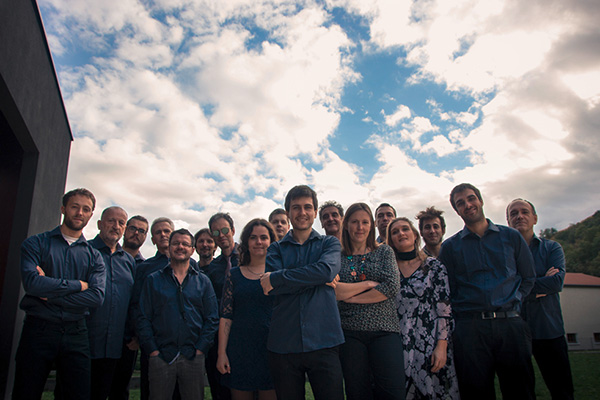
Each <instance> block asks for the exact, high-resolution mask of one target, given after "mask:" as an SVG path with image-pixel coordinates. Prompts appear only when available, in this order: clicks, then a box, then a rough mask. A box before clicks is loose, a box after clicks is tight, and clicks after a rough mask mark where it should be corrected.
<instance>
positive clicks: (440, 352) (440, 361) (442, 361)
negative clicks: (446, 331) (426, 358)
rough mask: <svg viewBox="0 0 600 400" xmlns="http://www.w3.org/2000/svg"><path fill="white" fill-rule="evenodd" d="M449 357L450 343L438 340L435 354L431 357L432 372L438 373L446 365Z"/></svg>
mask: <svg viewBox="0 0 600 400" xmlns="http://www.w3.org/2000/svg"><path fill="white" fill-rule="evenodd" d="M447 357H448V341H447V340H438V342H437V345H436V346H435V349H433V354H432V355H431V372H438V371H439V370H440V369H442V368H443V367H444V365H446V360H447Z"/></svg>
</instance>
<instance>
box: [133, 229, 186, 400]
mask: <svg viewBox="0 0 600 400" xmlns="http://www.w3.org/2000/svg"><path fill="white" fill-rule="evenodd" d="M173 230H175V224H173V221H171V220H170V219H169V218H167V217H159V218H156V219H155V220H154V221H152V225H151V226H150V240H152V244H154V245H155V246H156V254H155V255H154V256H153V257H150V258H148V259H147V260H145V261H143V262H142V263H140V264H139V265H138V266H137V269H136V272H135V283H134V285H133V293H132V294H131V302H130V311H129V313H130V315H131V318H133V319H134V320H135V321H136V324H137V319H138V316H139V302H140V296H141V293H142V288H143V286H144V282H145V280H146V278H147V277H148V276H149V275H150V274H152V273H153V272H156V271H160V270H161V269H163V268H164V267H165V266H166V265H167V264H168V263H169V237H170V236H171V233H172V232H173ZM136 330H138V328H137V325H136ZM149 388H150V383H149V382H148V354H147V353H146V352H145V351H144V349H143V348H142V351H141V352H140V399H141V400H148V399H149V397H150V392H149V390H150V389H149ZM176 398H178V397H176Z"/></svg>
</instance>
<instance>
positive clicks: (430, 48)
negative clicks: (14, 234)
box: [38, 0, 600, 256]
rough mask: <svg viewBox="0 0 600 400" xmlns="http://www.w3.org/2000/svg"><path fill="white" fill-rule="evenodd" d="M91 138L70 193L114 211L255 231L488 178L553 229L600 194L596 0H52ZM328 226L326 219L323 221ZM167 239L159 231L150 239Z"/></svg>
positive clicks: (60, 55) (77, 149)
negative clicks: (302, 195)
mask: <svg viewBox="0 0 600 400" xmlns="http://www.w3.org/2000/svg"><path fill="white" fill-rule="evenodd" d="M38 4H39V7H40V11H41V14H42V17H43V22H44V27H45V30H46V34H47V38H48V42H49V44H50V49H51V52H52V56H53V60H54V63H55V67H56V71H57V74H58V78H59V82H60V86H61V91H62V95H63V99H64V102H65V106H66V110H67V115H68V117H69V121H70V125H71V129H72V132H73V136H74V141H73V143H72V147H71V157H70V163H69V170H68V176H67V185H66V190H69V189H72V188H76V187H86V188H88V189H90V190H91V191H92V192H94V194H95V195H96V197H97V199H98V204H97V209H98V210H97V212H96V213H95V216H94V219H93V220H92V222H91V223H90V224H89V225H88V227H87V228H86V230H85V231H84V232H85V234H86V236H87V237H88V238H90V237H93V236H94V235H95V234H96V232H97V229H96V222H95V221H96V220H97V219H98V218H99V216H100V211H101V210H102V209H103V208H105V207H108V206H110V205H120V206H122V207H123V208H125V209H126V210H127V212H128V213H129V215H130V216H132V215H135V214H141V215H144V216H146V217H147V218H148V219H149V220H153V219H154V218H156V217H160V216H166V217H170V218H171V219H173V220H174V221H175V225H176V227H177V228H188V229H190V230H191V231H192V233H193V232H195V231H196V230H198V229H199V228H202V227H205V226H206V225H207V222H208V219H209V218H210V216H211V215H212V214H214V213H215V212H218V211H223V212H229V213H230V214H231V215H232V217H233V219H234V221H235V227H236V228H237V234H236V238H237V237H239V234H240V233H241V230H242V227H243V226H244V225H245V224H246V222H248V221H249V220H250V219H252V218H254V217H264V218H266V217H267V216H268V214H269V213H270V211H272V210H273V209H274V208H277V207H282V206H283V200H284V198H285V194H286V192H287V191H288V190H289V189H290V188H291V187H293V186H295V185H297V184H308V185H310V186H311V187H313V188H314V189H315V190H316V192H317V193H318V197H319V201H320V202H324V201H326V200H336V201H338V202H340V203H341V204H342V205H343V206H344V207H346V208H347V207H348V206H349V205H350V204H352V203H354V202H359V201H363V202H366V203H368V204H370V205H371V206H372V208H373V210H374V208H375V207H376V206H377V205H378V204H379V203H381V202H388V203H391V204H392V205H394V207H395V208H396V210H397V212H398V215H399V216H408V217H410V218H413V217H414V216H415V215H416V214H417V213H418V211H420V210H422V209H424V208H425V207H428V206H431V205H434V206H436V207H438V208H440V209H442V210H444V211H445V217H446V222H447V225H448V227H447V236H449V235H450V234H452V233H454V232H456V231H457V230H459V229H461V228H462V225H463V224H462V221H461V220H460V218H459V217H458V216H457V215H456V213H455V212H454V211H453V210H452V207H451V206H450V203H449V201H448V195H449V193H450V190H451V189H452V187H454V186H455V185H456V184H459V183H462V182H470V183H472V184H474V185H475V186H477V187H478V188H480V189H481V192H482V195H483V200H484V211H485V213H486V216H487V217H489V218H490V219H492V220H493V221H495V222H497V223H502V224H505V223H506V218H505V214H504V212H505V208H506V205H507V204H508V203H509V202H510V201H511V200H512V199H514V198H517V197H522V198H525V199H528V200H530V201H532V202H533V203H534V204H535V205H536V208H537V211H538V214H539V221H538V225H537V227H536V228H537V231H538V232H539V230H541V229H543V228H550V227H554V228H557V229H564V228H566V227H568V226H569V225H570V224H573V223H576V222H578V221H580V220H582V219H584V218H586V217H588V216H590V215H592V214H593V213H594V212H595V211H596V210H598V209H600V205H599V201H598V200H599V199H600V174H599V171H600V157H599V156H598V151H599V150H600V134H599V133H600V27H599V26H600V25H599V24H598V21H600V2H598V1H595V0H587V1H583V0H573V1H568V2H566V1H563V0H530V1H527V2H523V1H517V0H486V1H468V0H454V1H436V0H424V1H405V0H322V1H311V0H307V1H296V0H295V1H285V0H281V1H269V0H254V1H244V0H219V1H202V0H153V1H148V0H147V1H136V0H103V1H97V2H90V1H86V0H38ZM315 228H317V229H318V230H319V231H320V232H323V231H322V229H321V227H320V223H319V222H318V221H316V222H315ZM142 250H143V253H144V254H145V255H146V256H149V255H152V254H153V253H154V249H153V248H152V245H151V244H150V239H148V240H147V243H146V245H145V246H144V248H143V249H142Z"/></svg>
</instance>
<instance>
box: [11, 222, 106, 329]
mask: <svg viewBox="0 0 600 400" xmlns="http://www.w3.org/2000/svg"><path fill="white" fill-rule="evenodd" d="M36 266H39V267H41V268H42V270H44V273H45V274H46V275H45V276H42V275H40V274H39V273H38V271H37V269H36ZM21 279H22V281H23V288H24V289H25V296H24V297H23V299H22V300H21V309H22V310H24V311H25V313H26V314H27V315H28V316H32V317H37V318H41V319H45V320H49V321H53V322H63V321H79V320H81V319H83V318H84V317H85V316H86V315H88V314H89V308H90V307H92V308H93V307H98V306H99V305H101V304H102V301H103V300H104V286H105V269H104V262H103V261H102V256H101V255H100V253H98V251H97V250H96V249H94V248H93V247H92V246H90V245H89V244H88V242H87V241H86V240H85V237H83V235H81V236H80V237H79V239H77V240H76V241H75V242H74V243H73V244H71V245H69V243H67V241H66V240H65V238H64V237H63V236H62V233H61V231H60V226H58V227H56V228H55V229H53V230H51V231H48V232H44V233H40V234H38V235H34V236H31V237H29V238H27V239H25V241H24V242H23V245H22V246H21ZM79 281H84V282H87V284H88V289H87V290H84V291H81V283H80V282H79ZM42 298H46V299H47V300H42Z"/></svg>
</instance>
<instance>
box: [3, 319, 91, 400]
mask: <svg viewBox="0 0 600 400" xmlns="http://www.w3.org/2000/svg"><path fill="white" fill-rule="evenodd" d="M53 363H55V365H56V371H57V374H58V375H60V377H61V382H62V383H63V384H64V389H63V392H62V396H63V398H64V399H66V400H69V399H73V400H81V399H89V398H90V370H91V368H90V344H89V338H88V332H87V327H86V324H85V319H82V320H80V321H77V322H63V323H55V322H50V321H45V320H43V319H40V318H34V317H26V318H25V323H24V324H23V332H22V333H21V340H20V342H19V347H18V349H17V355H16V369H15V385H14V388H13V394H12V398H13V399H27V400H29V399H39V398H41V396H42V392H43V391H44V385H45V384H46V379H47V378H48V374H49V373H50V369H51V367H52V365H53Z"/></svg>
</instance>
